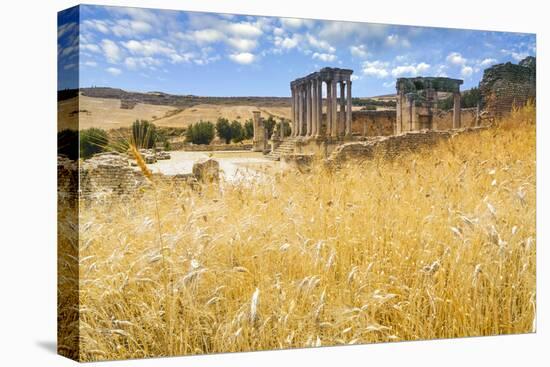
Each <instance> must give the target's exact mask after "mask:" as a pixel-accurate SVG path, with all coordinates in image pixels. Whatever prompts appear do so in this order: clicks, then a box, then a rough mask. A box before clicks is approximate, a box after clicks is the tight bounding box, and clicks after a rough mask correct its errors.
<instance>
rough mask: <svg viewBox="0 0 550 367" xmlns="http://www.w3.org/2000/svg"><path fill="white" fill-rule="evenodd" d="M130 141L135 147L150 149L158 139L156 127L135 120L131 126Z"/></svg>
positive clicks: (145, 121) (146, 122) (144, 121)
mask: <svg viewBox="0 0 550 367" xmlns="http://www.w3.org/2000/svg"><path fill="white" fill-rule="evenodd" d="M131 139H132V143H133V144H135V145H136V147H138V148H145V149H151V148H153V147H154V146H155V143H156V142H157V139H158V133H157V127H156V126H155V124H153V123H152V122H149V121H147V120H136V121H134V123H133V124H132V137H131Z"/></svg>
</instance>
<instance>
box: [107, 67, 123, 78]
mask: <svg viewBox="0 0 550 367" xmlns="http://www.w3.org/2000/svg"><path fill="white" fill-rule="evenodd" d="M105 71H107V72H108V73H109V74H111V75H114V76H117V75H120V74H121V73H122V70H120V69H117V68H113V67H110V68H107V69H105Z"/></svg>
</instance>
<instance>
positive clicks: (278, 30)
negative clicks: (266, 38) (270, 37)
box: [273, 27, 285, 36]
mask: <svg viewBox="0 0 550 367" xmlns="http://www.w3.org/2000/svg"><path fill="white" fill-rule="evenodd" d="M273 34H274V35H275V36H282V35H283V34H285V30H284V29H283V28H279V27H275V28H274V29H273Z"/></svg>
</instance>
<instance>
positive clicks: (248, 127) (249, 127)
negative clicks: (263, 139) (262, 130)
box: [243, 120, 254, 139]
mask: <svg viewBox="0 0 550 367" xmlns="http://www.w3.org/2000/svg"><path fill="white" fill-rule="evenodd" d="M243 134H244V139H252V137H253V136H254V123H253V122H252V120H246V121H245V123H244V127H243Z"/></svg>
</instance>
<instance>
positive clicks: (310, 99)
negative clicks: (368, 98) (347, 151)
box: [291, 77, 352, 138]
mask: <svg viewBox="0 0 550 367" xmlns="http://www.w3.org/2000/svg"><path fill="white" fill-rule="evenodd" d="M323 82H324V83H325V85H326V96H327V98H326V116H327V118H326V129H325V131H323V129H322V127H323ZM337 84H340V98H339V101H340V106H339V108H338V96H337ZM291 92H292V97H291V114H292V125H291V129H292V134H291V136H293V137H296V136H304V137H315V138H319V137H323V136H324V135H323V134H325V135H326V136H331V137H334V138H337V137H339V136H342V135H345V136H348V137H349V136H351V118H352V108H351V80H350V78H347V79H345V80H335V79H332V80H324V81H323V80H322V79H321V78H319V77H318V78H308V79H305V80H303V81H300V82H299V83H294V84H292V85H291Z"/></svg>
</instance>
